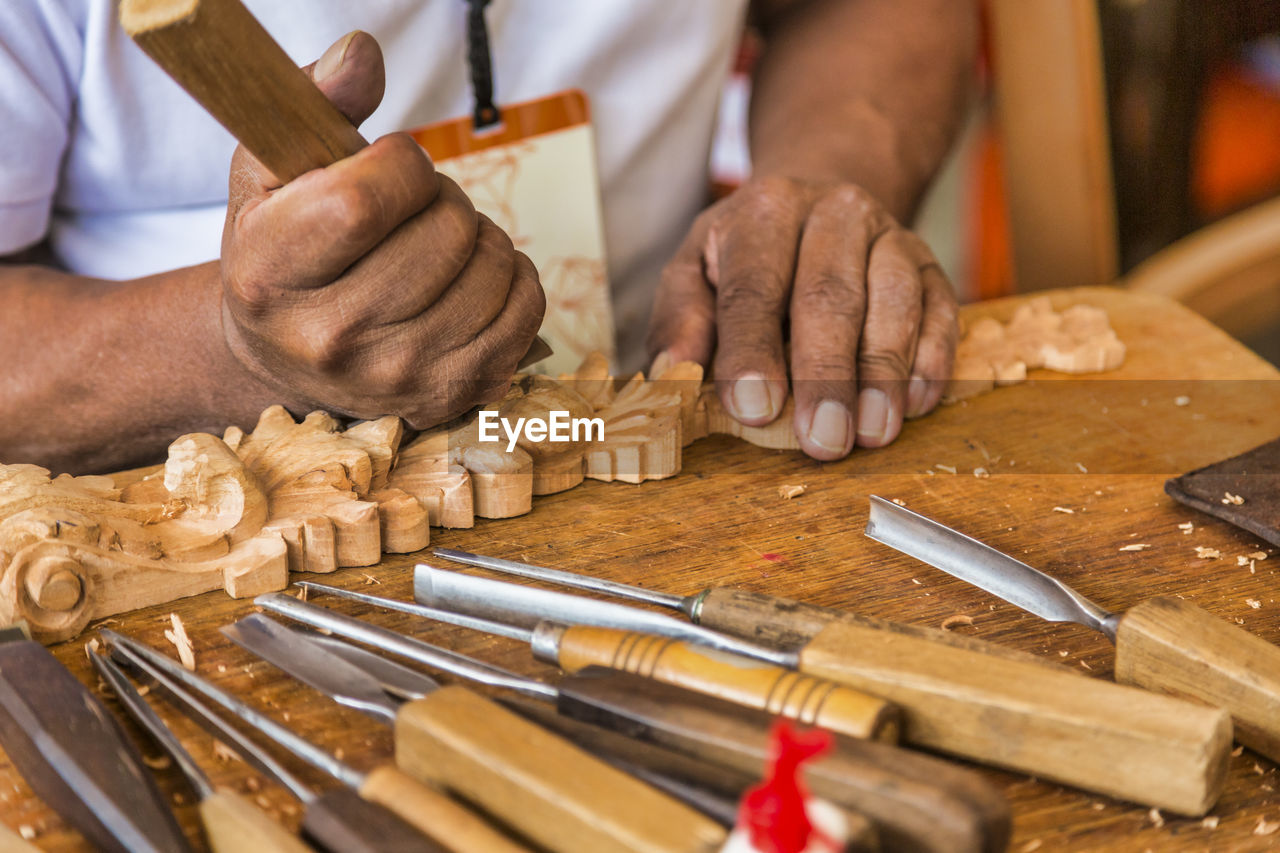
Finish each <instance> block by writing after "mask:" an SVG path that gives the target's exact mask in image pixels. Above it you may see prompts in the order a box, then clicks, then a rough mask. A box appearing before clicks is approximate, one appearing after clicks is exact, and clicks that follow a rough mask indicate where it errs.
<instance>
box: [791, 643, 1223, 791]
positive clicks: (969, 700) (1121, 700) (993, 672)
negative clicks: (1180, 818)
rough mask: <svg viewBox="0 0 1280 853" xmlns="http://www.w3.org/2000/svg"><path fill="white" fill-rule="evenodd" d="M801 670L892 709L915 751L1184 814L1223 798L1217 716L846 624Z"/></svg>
mask: <svg viewBox="0 0 1280 853" xmlns="http://www.w3.org/2000/svg"><path fill="white" fill-rule="evenodd" d="M800 668H801V669H802V670H804V671H806V672H810V673H812V674H814V675H821V676H823V677H824V678H830V679H832V680H834V681H841V682H844V683H846V684H852V685H853V686H855V687H858V688H861V689H863V690H872V691H875V692H877V693H879V694H880V695H882V696H885V697H887V698H889V699H890V700H892V701H894V702H896V703H897V704H898V705H899V706H900V707H901V708H902V712H903V738H904V740H906V741H908V742H910V743H914V744H918V745H920V746H926V747H929V748H931V749H937V750H940V751H942V752H948V753H951V754H952V755H960V756H964V757H966V758H972V759H974V760H976V761H981V762H983V763H986V764H994V765H996V766H999V767H1007V768H1010V769H1013V770H1021V771H1022V772H1024V773H1030V774H1032V775H1035V776H1039V777H1041V778H1045V779H1052V780H1054V781H1056V782H1061V783H1064V784H1067V785H1075V786H1077V787H1080V788H1085V789H1087V790H1091V791H1097V792H1099V793H1103V794H1108V795H1110V796H1113V797H1119V798H1121V799H1125V800H1133V801H1135V802H1139V803H1145V804H1147V805H1151V806H1157V807H1159V808H1164V809H1168V810H1170V811H1174V812H1178V813H1179V814H1186V815H1202V814H1204V813H1205V812H1206V811H1208V810H1209V808H1210V807H1212V806H1213V804H1214V802H1215V801H1216V800H1217V798H1218V794H1219V793H1220V792H1221V790H1222V785H1223V780H1224V777H1225V773H1226V766H1227V756H1228V751H1229V750H1230V747H1231V720H1230V717H1228V716H1227V714H1226V713H1225V712H1224V711H1222V710H1221V709H1218V708H1208V707H1205V706H1203V705H1200V704H1193V703H1190V702H1184V701H1181V700H1178V699H1173V698H1171V697H1168V696H1160V695H1158V694H1155V693H1148V692H1146V691H1143V690H1136V689H1134V688H1132V687H1126V686H1124V685H1120V684H1113V683H1111V682H1109V681H1102V680H1100V679H1094V678H1078V677H1076V676H1073V675H1067V674H1060V673H1058V672H1055V671H1053V670H1051V669H1049V668H1047V667H1043V666H1038V665H1035V664H1028V663H1023V662H1020V661H1014V660H1007V659H1000V658H993V657H989V656H987V655H981V654H974V653H973V652H970V651H968V650H965V649H958V648H952V647H949V646H940V645H938V644H936V643H932V642H929V641H927V640H922V639H920V638H918V637H910V636H906V635H902V634H895V633H889V632H885V631H877V630H875V629H873V628H863V627H859V626H855V625H850V624H847V623H843V622H839V623H832V624H831V625H828V626H827V627H826V628H825V629H823V630H822V632H821V633H819V634H818V635H817V636H816V637H815V638H814V639H813V641H812V642H810V643H809V645H807V646H805V647H804V649H803V650H802V651H801V653H800Z"/></svg>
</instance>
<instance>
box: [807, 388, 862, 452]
mask: <svg viewBox="0 0 1280 853" xmlns="http://www.w3.org/2000/svg"><path fill="white" fill-rule="evenodd" d="M851 420H852V419H851V418H850V417H849V410H848V409H846V408H845V407H844V406H842V405H840V404H839V403H837V402H836V401H835V400H823V401H822V402H821V403H819V404H818V408H816V409H814V410H813V421H812V423H810V424H809V441H810V442H811V443H813V444H816V445H817V446H818V447H821V448H822V449H823V450H829V451H831V452H832V453H844V452H845V450H846V449H847V448H848V446H849V427H850V422H851Z"/></svg>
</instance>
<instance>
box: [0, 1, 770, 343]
mask: <svg viewBox="0 0 1280 853" xmlns="http://www.w3.org/2000/svg"><path fill="white" fill-rule="evenodd" d="M245 5H246V6H248V7H249V9H250V10H251V11H252V12H253V13H254V14H255V15H256V16H257V17H258V19H259V20H260V21H261V22H262V24H263V25H264V26H265V27H266V29H267V30H268V31H269V32H270V33H271V34H272V35H273V36H275V38H276V39H277V40H278V41H279V42H280V43H281V45H282V46H283V47H284V49H285V51H286V52H287V53H288V54H289V55H290V56H291V57H292V58H293V59H294V60H295V61H296V62H298V64H300V65H304V64H307V63H310V62H312V61H314V60H316V59H317V58H319V56H320V54H321V53H323V52H324V50H325V48H326V47H328V46H329V45H330V44H331V43H332V42H334V41H335V40H337V39H338V38H340V37H341V36H342V35H343V34H345V33H347V32H349V31H351V30H354V29H363V30H366V31H368V32H370V33H372V34H373V35H374V36H375V37H376V38H377V39H378V41H379V42H380V43H381V45H382V49H383V52H384V54H385V56H386V62H387V91H386V97H385V98H384V100H383V102H382V105H381V106H380V107H379V108H378V111H377V112H376V113H374V115H373V117H372V118H371V119H369V121H367V122H366V123H365V124H364V126H363V128H362V130H363V132H364V135H365V136H366V138H369V139H373V138H376V137H378V136H380V135H382V134H385V133H388V132H391V131H395V130H405V129H409V128H412V127H416V126H419V125H423V124H428V123H430V122H435V121H439V120H443V119H447V118H453V117H456V116H462V115H469V114H470V111H471V107H472V102H471V90H470V85H469V80H468V72H467V64H466V37H465V33H466V6H467V4H466V3H465V2H464V0H366V1H365V2H351V0H245ZM745 6H746V0H682V2H679V3H672V2H660V0H493V2H492V3H491V4H490V6H489V8H488V11H487V14H486V17H487V20H488V22H489V31H490V39H491V46H492V52H493V69H494V81H495V94H496V100H497V101H498V103H499V104H501V103H503V102H518V101H525V100H529V99H532V98H537V97H541V96H543V95H547V94H551V93H553V92H558V91H561V90H564V89H570V88H579V89H582V90H584V91H585V92H586V93H587V95H588V97H589V98H590V100H591V106H592V114H593V121H594V124H595V128H596V135H597V149H598V159H599V167H600V181H601V190H602V193H603V196H604V211H605V235H606V242H607V246H608V252H609V261H610V262H609V273H610V282H611V287H612V290H613V299H614V310H615V315H616V317H615V320H616V323H617V328H618V331H619V349H618V352H619V358H620V360H621V361H622V362H623V364H624V365H625V366H627V367H634V366H635V365H636V363H637V362H638V361H639V360H640V359H641V358H642V353H643V339H644V333H645V327H646V322H647V318H648V314H649V310H650V306H651V304H652V295H653V290H654V288H655V287H656V285H657V280H658V275H659V272H660V270H661V268H662V265H663V264H664V263H665V262H666V260H667V259H668V258H669V257H670V255H671V254H672V253H673V252H674V251H675V249H676V248H677V246H678V245H679V242H680V240H681V239H682V238H683V236H684V234H685V233H686V230H687V228H688V226H689V224H690V222H691V221H692V219H693V217H694V216H695V215H696V213H697V212H698V210H699V209H700V208H701V206H702V204H703V202H704V200H705V191H706V186H707V159H708V156H707V155H708V150H709V147H710V141H711V135H712V131H713V124H714V119H715V113H716V105H717V101H718V97H719V93H720V89H721V84H722V81H723V79H724V75H725V74H726V72H727V71H728V69H729V66H730V62H731V57H732V54H733V50H734V48H735V46H736V44H737V40H738V35H739V32H740V30H741V27H742V19H743V14H744V11H745ZM234 147H235V143H234V142H233V140H232V139H231V137H230V135H229V134H228V133H227V132H226V131H225V130H223V129H222V127H221V126H219V125H218V124H217V123H216V122H215V121H214V120H213V119H212V118H210V117H209V116H208V115H207V114H206V113H205V112H204V111H203V110H202V109H201V108H200V107H199V106H197V105H196V104H195V103H194V102H193V101H192V100H191V99H190V98H189V97H188V96H187V95H186V93H185V92H183V91H182V90H181V89H180V88H178V86H177V84H175V83H173V82H172V81H171V80H170V79H169V78H168V77H166V76H165V74H164V73H163V72H162V71H160V69H159V68H158V67H157V66H156V65H155V64H154V63H152V61H151V60H150V59H149V58H148V57H147V56H146V55H145V54H143V53H142V51H141V50H139V49H138V48H137V47H136V46H134V45H133V43H132V42H131V41H130V40H129V39H128V37H127V36H126V35H125V34H124V32H123V31H122V30H121V29H120V27H119V25H118V23H117V21H116V3H115V2H114V0H0V255H3V254H7V253H10V252H13V251H16V250H19V249H22V248H25V247H27V246H29V245H32V244H34V243H36V242H39V241H40V240H41V239H42V238H44V237H45V236H46V235H48V237H49V238H50V240H51V241H52V244H53V248H54V250H55V251H56V252H57V254H58V257H59V258H60V259H61V260H62V261H63V262H64V263H65V264H66V265H67V266H68V267H69V268H70V269H71V270H72V271H75V272H78V273H81V274H84V275H90V276H97V277H101V278H108V279H125V278H134V277H138V276H142V275H148V274H151V273H155V272H159V271H163V270H168V269H174V268H177V267H181V266H187V265H191V264H196V263H201V262H204V261H207V260H211V259H213V258H216V257H217V255H218V248H219V242H220V239H221V233H222V221H223V215H224V212H225V209H226V200H227V166H228V164H229V162H230V158H231V153H232V150H233V149H234Z"/></svg>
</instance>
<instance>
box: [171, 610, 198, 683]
mask: <svg viewBox="0 0 1280 853" xmlns="http://www.w3.org/2000/svg"><path fill="white" fill-rule="evenodd" d="M169 622H170V623H171V624H172V625H173V628H172V629H170V630H167V631H165V632H164V638H165V639H166V640H168V641H169V642H171V643H173V645H174V648H176V649H177V650H178V660H180V661H182V665H183V666H185V667H186V668H187V669H189V670H191V671H192V672H195V671H196V652H195V649H194V648H192V647H191V638H190V637H188V636H187V629H186V626H185V625H183V624H182V617H180V616H179V615H178V614H177V613H170V614H169Z"/></svg>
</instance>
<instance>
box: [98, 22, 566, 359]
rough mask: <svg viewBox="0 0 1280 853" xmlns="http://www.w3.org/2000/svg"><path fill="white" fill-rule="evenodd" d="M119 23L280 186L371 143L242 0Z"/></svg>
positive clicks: (533, 349) (537, 354) (533, 355)
mask: <svg viewBox="0 0 1280 853" xmlns="http://www.w3.org/2000/svg"><path fill="white" fill-rule="evenodd" d="M120 24H121V26H123V27H124V30H125V32H126V33H128V34H129V36H130V38H132V39H133V40H134V41H135V42H136V43H137V45H138V46H139V47H140V48H142V50H143V51H145V52H146V54H147V55H148V56H150V57H151V58H152V59H153V60H155V62H156V64H157V65H159V66H160V67H161V68H163V69H164V71H165V73H166V74H168V75H169V76H170V77H172V78H173V79H174V80H175V81H176V82H177V83H178V85H179V86H181V87H182V88H183V89H185V90H186V91H187V94H189V95H190V96H191V97H192V98H194V99H195V100H196V102H197V103H199V104H200V106H202V107H204V108H205V110H206V111H208V113H209V114H210V115H212V116H213V117H214V118H215V119H217V120H218V123H219V124H221V125H222V126H223V127H225V128H226V129H227V130H228V131H229V132H230V133H231V135H232V136H234V137H235V138H236V140H237V141H238V142H239V143H240V144H241V145H243V146H244V147H245V148H246V149H247V150H248V151H249V152H250V153H251V154H253V156H254V157H256V158H258V161H259V162H261V163H262V164H263V165H264V166H266V167H267V168H268V169H270V170H271V172H272V174H274V175H275V176H276V177H277V178H279V179H280V182H281V183H282V184H287V183H288V182H289V181H292V180H293V179H294V178H296V177H298V176H299V175H302V174H303V173H305V172H309V171H311V170H312V169H320V168H323V167H325V166H328V165H330V164H332V163H336V162H337V161H339V160H341V159H343V158H344V157H350V156H351V155H352V154H355V153H356V152H357V151H359V150H361V149H362V148H364V147H365V146H366V145H368V143H367V142H366V141H365V139H364V137H363V136H361V135H360V132H359V131H358V130H356V129H355V127H354V126H353V125H352V124H351V122H349V121H347V118H346V116H344V115H343V114H342V113H340V112H338V110H337V108H336V107H334V106H333V104H332V103H330V102H329V99H328V98H326V97H325V96H324V93H323V92H321V91H320V90H319V89H317V88H316V86H315V84H314V83H312V82H311V78H310V77H308V76H307V75H306V73H305V72H303V71H302V69H300V68H298V66H297V65H295V64H294V62H293V60H292V59H290V58H289V55H288V54H286V53H285V52H284V49H283V48H282V47H280V45H279V44H277V43H276V41H275V39H273V38H272V37H271V34H270V33H268V32H267V31H266V30H265V29H263V27H262V25H261V24H260V23H258V19H257V18H255V17H253V15H252V14H251V13H250V12H249V10H248V9H246V8H245V7H244V4H243V3H241V2H240V0H122V2H121V3H120ZM549 355H551V347H550V346H548V345H547V343H546V341H544V340H543V339H542V338H534V340H533V343H532V344H531V345H530V347H529V351H528V353H526V354H525V356H524V358H523V359H521V361H520V365H519V366H520V367H522V368H523V367H527V366H529V365H530V364H533V363H535V362H537V361H541V360H542V359H544V358H546V357H547V356H549Z"/></svg>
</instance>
